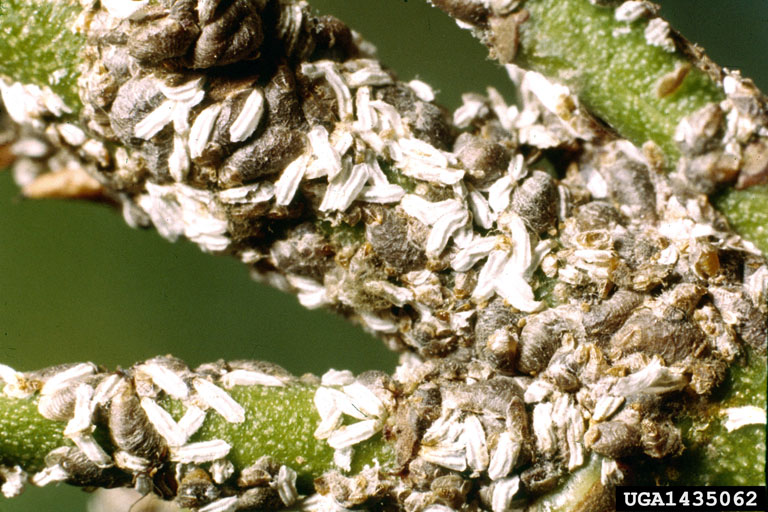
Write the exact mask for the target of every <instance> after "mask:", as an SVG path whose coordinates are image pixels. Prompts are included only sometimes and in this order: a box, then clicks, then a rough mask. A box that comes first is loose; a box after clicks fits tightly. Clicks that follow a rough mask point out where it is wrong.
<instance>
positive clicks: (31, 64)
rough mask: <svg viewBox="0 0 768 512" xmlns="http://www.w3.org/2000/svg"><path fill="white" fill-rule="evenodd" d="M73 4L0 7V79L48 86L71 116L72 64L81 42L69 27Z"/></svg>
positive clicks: (76, 102)
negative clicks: (4, 77) (62, 102)
mask: <svg viewBox="0 0 768 512" xmlns="http://www.w3.org/2000/svg"><path fill="white" fill-rule="evenodd" d="M81 10H82V8H81V7H80V4H79V3H78V2H77V0H56V1H29V0H3V1H2V2H0V75H7V76H9V77H12V78H13V80H14V81H19V82H22V83H27V84H35V85H37V86H39V87H44V86H48V87H50V88H51V90H52V91H53V92H54V93H56V94H57V95H59V96H60V97H61V98H62V99H63V100H64V102H65V103H66V105H67V106H68V107H69V108H70V109H72V110H73V115H74V116H76V115H77V111H79V109H80V99H79V97H78V95H77V77H78V74H79V73H78V72H77V63H78V61H79V59H80V57H79V52H80V49H81V48H82V45H83V42H84V37H83V36H82V35H80V34H78V33H76V32H75V29H74V24H75V19H76V18H77V15H78V14H79V13H80V11H81Z"/></svg>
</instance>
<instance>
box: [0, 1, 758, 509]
mask: <svg viewBox="0 0 768 512" xmlns="http://www.w3.org/2000/svg"><path fill="white" fill-rule="evenodd" d="M0 1H2V0H0ZM310 3H311V4H312V5H314V6H315V7H316V8H317V9H318V10H320V11H322V12H325V13H332V14H335V15H336V16H338V17H339V18H341V19H342V20H344V21H346V22H347V23H349V24H350V25H351V26H352V27H354V28H356V29H357V30H358V31H360V32H361V33H363V34H364V35H365V36H366V38H367V39H368V40H370V41H372V42H374V43H375V44H376V45H377V46H378V48H379V53H380V56H381V58H382V60H383V61H384V62H385V63H387V64H388V65H389V66H391V67H392V68H394V69H396V70H397V71H398V73H399V76H400V78H402V79H404V80H410V79H412V78H420V79H422V80H425V81H427V82H429V83H431V84H433V85H435V86H436V87H438V88H439V90H440V94H439V100H440V101H441V102H442V103H443V104H445V105H447V106H449V107H452V108H453V107H456V106H457V105H458V104H459V103H460V96H461V93H462V92H467V91H472V90H474V91H479V92H482V91H484V89H485V86H486V85H489V84H491V85H495V86H496V87H497V88H498V89H499V90H501V91H502V92H503V93H504V94H506V95H507V96H509V97H511V96H512V95H513V93H514V91H513V89H512V87H511V86H510V85H509V83H508V81H507V80H506V78H505V77H506V75H505V73H504V72H503V71H502V70H501V69H500V68H499V67H498V66H496V65H495V64H494V63H492V62H490V61H488V60H487V59H486V52H485V50H484V48H483V47H482V46H481V45H480V44H478V43H477V42H476V41H475V40H474V39H473V38H472V36H471V35H470V34H469V33H468V32H467V31H464V30H460V29H458V28H457V27H456V25H455V24H454V23H453V22H452V21H450V20H449V19H448V18H447V17H445V16H444V15H442V14H441V13H440V12H439V11H437V10H436V9H432V8H430V7H428V6H426V5H425V2H424V1H423V0H312V1H311V2H310ZM661 3H662V6H663V11H662V12H663V14H664V15H665V16H666V17H667V18H668V19H670V20H671V22H672V25H673V26H675V27H677V28H678V29H680V30H681V31H682V33H683V34H685V35H686V36H687V37H688V38H689V39H691V40H693V41H697V42H699V43H700V44H702V45H703V46H704V47H705V48H706V49H707V50H708V53H709V54H710V56H711V57H712V58H713V59H714V60H715V61H716V62H718V63H720V64H722V65H724V66H728V67H731V68H737V69H742V70H743V73H744V75H745V76H750V77H752V78H753V79H755V81H756V82H757V84H758V85H759V86H760V87H761V88H762V89H763V90H768V67H767V66H766V65H765V55H766V52H768V1H766V0H726V1H723V0H665V1H663V2H661ZM165 353H171V354H174V355H176V356H178V357H181V358H183V359H185V360H186V361H187V362H188V363H189V364H190V365H196V364H199V363H202V362H205V361H209V360H215V359H218V358H225V359H233V358H254V359H265V360H270V361H274V362H276V363H279V364H281V365H282V366H284V367H286V368H287V369H289V370H291V371H292V372H294V373H304V372H313V373H317V374H320V373H323V372H324V371H325V370H326V369H328V368H331V367H335V368H347V369H350V370H352V371H354V372H360V371H363V370H367V369H374V368H375V369H381V370H386V371H391V370H392V369H393V368H394V366H395V362H396V357H395V355H393V354H392V353H389V352H388V351H387V350H386V349H384V348H383V347H382V345H381V344H380V343H379V342H377V341H376V340H374V339H373V338H371V337H370V336H368V335H366V334H364V333H362V332H361V331H359V330H358V329H357V328H355V327H353V326H350V325H347V324H346V323H345V322H344V321H343V320H341V319H339V318H337V317H335V316H333V315H331V314H329V313H326V312H323V311H312V312H308V311H306V310H304V309H303V308H301V306H299V304H298V302H297V301H296V299H295V298H294V297H291V296H284V295H283V294H281V293H279V292H276V291H274V290H272V289H269V288H267V287H266V286H264V285H261V284H257V283H254V282H252V281H251V280H250V279H249V277H248V273H247V271H246V269H245V268H244V267H243V266H242V265H240V264H239V263H237V262H235V261H231V260H229V259H226V258H217V257H212V256H209V255H205V254H202V253H201V252H200V251H198V250H197V248H196V247H194V246H193V245H192V244H190V243H186V242H181V243H176V244H173V245H172V244H169V243H167V242H166V241H164V240H163V239H161V238H160V237H159V236H158V235H157V234H155V233H154V232H152V231H136V230H132V229H130V228H128V227H127V226H125V225H124V223H123V221H122V218H121V217H120V215H119V214H117V213H116V212H113V211H111V210H109V209H107V208H104V207H101V206H98V205H91V204H79V203H73V202H60V201H25V200H21V199H20V198H19V197H18V192H17V190H16V188H15V186H14V185H13V183H12V180H11V176H10V174H9V173H2V174H0V362H2V363H4V364H8V365H10V366H12V367H14V368H17V369H19V370H30V369H33V368H39V367H43V366H47V365H51V364H55V363H62V362H69V361H84V360H90V361H94V362H97V363H99V364H102V365H105V366H107V367H110V368H114V367H116V366H128V365H130V364H132V363H133V362H135V361H137V360H141V359H144V358H147V357H151V356H153V355H157V354H165ZM86 499H87V495H86V494H85V493H83V492H81V491H80V490H78V489H74V488H69V487H66V486H61V487H57V488H46V489H42V490H41V489H34V488H29V489H27V490H26V492H25V493H24V494H23V495H22V496H21V497H19V498H17V499H14V500H4V499H2V498H0V500H2V501H0V511H7V512H22V511H32V510H34V511H37V512H40V511H44V512H45V511H73V512H75V511H82V510H85V501H86Z"/></svg>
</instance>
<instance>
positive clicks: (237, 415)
mask: <svg viewBox="0 0 768 512" xmlns="http://www.w3.org/2000/svg"><path fill="white" fill-rule="evenodd" d="M192 385H193V386H194V388H195V391H197V394H198V396H199V397H200V399H201V400H202V401H203V402H204V403H205V404H206V405H207V406H208V407H210V408H211V409H213V410H215V411H216V412H218V413H219V414H221V415H222V416H223V417H224V419H225V420H227V421H228V422H230V423H242V422H244V421H245V409H243V406H242V405H240V404H239V403H237V402H236V401H235V400H234V399H233V398H232V397H231V396H230V395H229V393H227V392H226V391H224V390H223V389H221V388H220V387H219V386H217V385H216V384H214V383H213V382H210V381H208V380H206V379H202V378H199V377H198V378H196V379H195V380H194V381H193V382H192Z"/></svg>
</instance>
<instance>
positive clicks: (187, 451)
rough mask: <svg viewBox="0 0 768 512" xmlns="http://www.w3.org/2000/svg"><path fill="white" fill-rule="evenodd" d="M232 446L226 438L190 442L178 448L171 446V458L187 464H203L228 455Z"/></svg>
mask: <svg viewBox="0 0 768 512" xmlns="http://www.w3.org/2000/svg"><path fill="white" fill-rule="evenodd" d="M231 448H232V446H231V445H230V444H229V443H227V442H226V441H224V440H221V439H213V440H211V441H200V442H198V443H189V444H185V445H184V446H180V447H178V448H174V447H171V456H170V459H171V460H172V461H173V462H182V463H186V464H203V463H205V462H213V461H215V460H217V459H223V458H224V457H226V456H227V454H228V453H229V451H230V449H231Z"/></svg>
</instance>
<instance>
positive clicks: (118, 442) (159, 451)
mask: <svg viewBox="0 0 768 512" xmlns="http://www.w3.org/2000/svg"><path fill="white" fill-rule="evenodd" d="M108 426H109V434H110V437H111V439H112V442H113V443H114V445H115V446H116V447H117V448H118V449H120V450H123V451H125V452H127V453H129V454H131V455H134V456H138V457H143V458H145V459H148V460H149V461H150V463H151V464H152V465H160V464H161V463H162V461H163V460H164V459H165V457H166V455H167V453H168V445H167V443H166V442H165V439H163V437H162V436H161V435H160V434H158V433H157V431H156V430H155V427H154V426H152V423H150V421H149V419H148V418H147V415H146V413H145V412H144V409H143V408H142V407H141V403H140V402H139V398H138V397H137V396H136V394H135V391H134V390H133V387H132V386H131V385H130V384H129V383H128V382H124V383H123V385H122V391H120V392H118V393H117V394H116V395H115V396H114V397H113V398H112V402H111V404H110V406H109V418H108Z"/></svg>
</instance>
